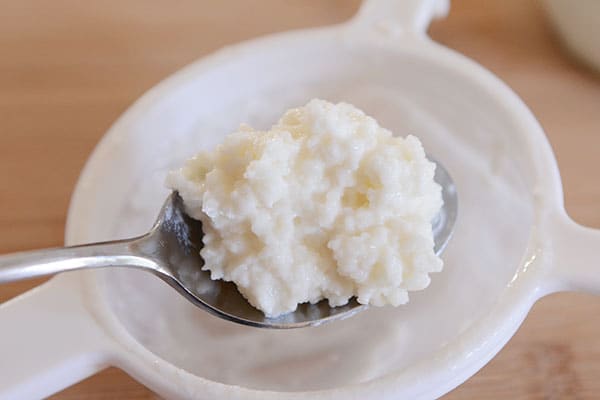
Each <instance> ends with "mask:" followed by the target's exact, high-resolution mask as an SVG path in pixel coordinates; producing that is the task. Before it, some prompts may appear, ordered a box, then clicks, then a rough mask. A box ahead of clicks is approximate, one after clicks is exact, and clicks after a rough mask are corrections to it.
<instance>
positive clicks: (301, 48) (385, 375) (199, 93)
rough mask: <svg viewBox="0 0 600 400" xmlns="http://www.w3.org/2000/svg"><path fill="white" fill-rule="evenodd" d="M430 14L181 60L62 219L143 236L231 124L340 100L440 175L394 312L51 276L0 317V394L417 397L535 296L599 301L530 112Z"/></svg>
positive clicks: (413, 5) (588, 254)
mask: <svg viewBox="0 0 600 400" xmlns="http://www.w3.org/2000/svg"><path fill="white" fill-rule="evenodd" d="M446 9H447V2H446V1H437V0H414V1H408V0H403V1H400V0H398V1H393V0H387V1H386V0H368V1H366V2H365V4H364V5H363V7H362V9H361V10H360V12H359V14H358V15H357V16H356V17H355V18H354V19H353V20H351V21H349V22H348V23H345V24H342V25H339V26H334V27H329V28H324V29H311V30H303V31H297V32H290V33H285V34H279V35H273V36H269V37H266V38H262V39H259V40H253V41H251V42H246V43H243V44H241V45H238V46H235V47H231V48H226V49H224V50H221V51H219V52H218V53H216V54H214V55H212V56H210V57H208V58H206V59H203V60H201V61H199V62H196V63H194V64H192V65H190V66H189V67H187V68H185V69H184V70H182V71H181V72H179V73H177V74H175V75H174V76H173V77H171V78H169V79H167V80H166V81H165V82H163V83H161V84H160V85H158V86H157V87H155V88H154V89H152V90H151V91H150V92H148V93H147V94H146V95H145V96H144V97H142V99H140V100H139V101H138V102H136V104H134V105H133V106H132V107H131V108H130V110H128V111H127V112H126V113H125V114H124V115H123V116H122V117H121V118H120V119H119V121H118V122H117V123H116V124H115V125H114V126H113V127H112V128H111V130H110V131H109V132H108V133H107V135H106V137H105V138H104V139H103V140H102V142H101V143H100V144H99V145H98V147H97V148H96V150H95V152H94V154H93V155H92V157H91V158H90V160H89V162H88V164H87V166H86V168H85V170H84V172H83V174H82V175H81V179H80V181H79V183H78V185H77V189H76V191H75V193H74V195H73V200H72V204H71V209H70V213H69V220H68V224H67V243H68V244H76V243H83V242H92V241H98V240H105V239H114V238H117V237H125V236H129V235H133V234H137V233H141V232H144V231H145V230H147V229H148V228H149V227H150V225H151V224H152V222H153V220H154V217H155V215H156V214H157V212H158V208H159V207H160V205H161V204H162V201H163V200H164V198H165V197H166V195H167V193H168V192H167V190H166V189H164V188H163V179H164V174H165V172H166V171H167V170H168V169H169V168H171V167H174V166H176V165H178V164H180V163H181V162H182V160H183V159H185V158H186V157H187V156H189V155H191V154H193V153H195V152H197V151H198V150H199V149H201V148H210V147H212V146H214V145H215V144H216V143H218V142H220V141H221V140H222V138H223V136H224V135H225V134H226V133H229V132H231V131H233V130H234V129H235V128H236V127H237V125H238V124H239V123H240V122H248V123H250V124H251V125H255V126H256V127H258V128H267V127H268V126H269V125H270V124H271V123H273V122H275V120H276V118H277V117H278V116H279V115H280V114H281V113H282V111H283V110H285V109H287V108H289V107H292V106H298V105H302V104H303V103H305V102H306V101H307V100H308V99H310V98H313V97H321V98H325V99H327V100H330V101H342V100H343V101H347V102H350V103H353V104H355V105H356V106H358V107H359V108H361V109H363V110H365V112H366V113H367V114H370V115H372V116H374V117H375V118H376V119H377V120H378V121H379V122H380V123H381V125H382V126H384V127H387V128H389V129H391V130H392V131H394V132H396V133H397V134H400V135H405V134H407V133H413V134H415V135H417V136H418V137H420V138H421V139H422V141H423V142H424V145H425V148H426V149H427V151H428V153H430V154H431V155H432V156H433V157H434V158H435V159H437V160H439V161H440V162H441V163H442V164H443V165H444V166H445V167H446V168H447V169H448V171H449V172H450V173H451V175H452V177H453V179H454V180H455V182H456V185H457V189H458V194H459V209H460V211H459V217H458V219H457V225H456V231H455V234H454V237H453V239H452V241H451V242H450V244H449V246H448V248H447V250H446V251H445V253H444V255H443V258H444V260H445V269H444V271H443V272H442V273H439V274H436V275H434V276H433V277H432V278H433V281H432V284H431V286H430V287H429V288H428V289H427V290H425V291H423V292H419V293H415V294H413V295H412V297H411V302H410V303H409V304H408V305H407V306H404V307H400V308H383V309H376V308H372V309H369V310H367V311H366V312H363V313H361V314H359V315H358V316H356V317H353V318H350V319H348V320H345V321H341V322H336V323H332V324H328V325H324V326H322V327H318V328H309V329H300V330H293V331H266V330H259V329H255V328H248V327H244V326H239V325H234V324H231V323H228V322H226V321H223V320H220V319H217V318H215V317H212V316H211V315H209V314H207V313H204V312H203V311H202V310H200V309H197V308H194V307H193V306H192V305H190V304H188V303H187V302H186V301H185V300H184V299H183V298H181V297H180V296H179V295H178V294H177V293H176V292H174V291H173V290H172V289H170V288H169V287H168V286H166V285H165V284H164V283H162V282H160V281H158V280H157V279H156V278H154V277H153V276H151V275H149V274H144V273H140V272H137V271H116V270H111V271H98V272H89V271H88V272H75V273H70V274H64V275H61V276H58V277H56V278H54V279H52V280H51V281H49V282H48V283H46V284H45V285H42V286H41V287H39V288H37V289H35V290H33V291H31V292H29V293H28V294H25V295H24V296H21V297H19V298H17V299H15V300H13V301H10V302H8V303H5V304H3V305H2V306H1V307H0V321H1V323H2V325H1V326H2V329H1V331H0V337H1V340H0V354H1V357H0V370H1V373H0V397H2V398H28V397H29V398H32V397H33V398H35V397H42V396H46V395H48V394H50V393H53V392H55V391H57V390H60V389H62V388H64V387H66V386H68V385H70V384H72V383H74V382H77V381H79V380H81V379H83V378H85V377H87V376H89V375H91V374H93V373H95V372H96V371H98V370H100V369H102V368H104V367H106V366H109V365H114V366H117V367H119V368H121V369H123V370H125V371H126V372H127V373H128V374H130V375H131V376H133V377H134V378H135V379H137V380H139V381H140V382H142V383H143V384H145V385H147V386H148V387H149V388H151V389H152V390H154V391H155V392H157V393H158V394H160V395H162V396H164V397H166V398H195V399H261V400H263V399H306V398H310V399H366V398H377V399H398V398H410V399H421V398H433V397H436V396H440V395H442V394H444V393H446V392H447V391H449V390H451V389H452V388H454V387H456V386H457V385H459V384H460V383H461V382H463V381H464V380H465V379H467V378H468V377H470V376H471V375H473V374H474V373H475V372H476V371H477V370H479V369H480V368H481V367H482V366H483V365H484V364H485V363H487V362H488V361H489V360H490V359H491V358H492V357H493V356H494V355H495V354H496V353H497V352H498V351H499V350H500V348H501V347H502V346H503V345H504V344H505V343H506V342H507V341H508V339H509V338H510V337H511V336H512V335H513V333H514V332H515V331H516V329H517V328H518V326H519V324H520V323H521V321H522V320H523V319H524V318H525V316H526V314H527V312H528V311H529V309H530V308H531V306H532V304H533V303H534V302H535V301H536V300H537V299H539V298H540V297H541V296H543V295H545V294H547V293H550V292H555V291H559V290H587V291H592V292H594V291H595V292H598V291H599V290H600V270H599V269H598V268H593V265H592V264H593V263H596V262H597V261H596V257H595V256H597V249H596V248H595V246H598V245H600V232H598V231H595V230H591V229H587V228H583V227H580V226H578V225H576V224H575V223H573V222H572V221H571V220H570V219H569V218H568V217H567V216H566V214H565V211H564V208H563V203H562V191H561V184H560V178H559V174H558V169H557V166H556V162H555V160H554V157H553V155H552V151H551V149H550V146H549V144H548V142H547V140H546V138H545V136H544V134H543V132H542V130H541V128H540V126H539V124H538V123H537V121H536V120H535V118H534V117H533V116H532V114H531V113H530V112H529V110H528V109H527V107H526V106H525V105H524V104H523V103H522V102H521V100H519V98H518V97H517V96H516V95H515V94H514V93H513V92H512V91H511V90H510V89H509V88H507V87H506V86H505V85H504V84H503V83H502V82H500V81H499V80H498V79H497V78H496V77H494V76H493V75H492V74H491V73H489V72H488V71H486V70H484V69H483V68H481V67H480V66H478V65H477V64H475V63H474V62H472V61H470V60H468V59H466V58H465V57H463V56H461V55H459V54H457V53H455V52H453V51H451V50H449V49H446V48H444V47H442V46H440V45H438V44H436V43H434V42H432V41H431V40H430V39H429V38H428V37H427V36H426V35H425V29H426V27H427V25H428V23H429V21H430V19H431V18H432V17H433V16H435V15H442V14H444V13H445V11H446ZM140 287H141V288H143V290H141V291H140V290H139V288H140ZM140 292H141V293H140ZM6 360H10V361H9V362H7V361H6Z"/></svg>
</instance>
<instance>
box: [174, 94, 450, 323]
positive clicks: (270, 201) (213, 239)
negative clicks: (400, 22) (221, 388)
mask: <svg viewBox="0 0 600 400" xmlns="http://www.w3.org/2000/svg"><path fill="white" fill-rule="evenodd" d="M434 172H435V164H434V163H432V162H430V161H428V160H427V158H426V156H425V152H424V150H423V147H422V145H421V142H420V141H419V140H418V139H417V138H416V137H414V136H410V135H409V136H407V137H406V138H402V137H393V136H392V133H391V132H390V131H389V130H387V129H384V128H382V127H380V126H379V125H378V123H377V121H375V120H374V119H373V118H371V117H369V116H367V115H365V114H364V113H363V112H362V111H360V110H358V109H357V108H355V107H354V106H352V105H350V104H345V103H339V104H332V103H329V102H327V101H323V100H312V101H310V102H309V103H308V104H307V105H306V106H304V107H301V108H296V109H292V110H289V111H287V112H286V113H285V114H284V115H283V117H282V118H281V120H280V121H279V122H278V123H277V124H276V125H274V126H273V127H272V128H271V130H269V131H257V130H253V129H251V128H249V127H247V126H242V127H240V129H239V131H238V132H235V133H232V134H230V135H229V136H227V137H226V138H225V140H224V142H223V143H222V144H221V145H220V146H218V147H217V149H216V150H214V151H213V152H201V153H200V154H198V155H196V156H195V157H194V158H192V159H190V160H188V161H187V162H186V163H185V165H184V166H183V168H181V169H179V170H177V171H173V172H171V173H170V174H169V177H168V179H167V184H168V186H169V187H171V188H172V189H174V190H177V191H178V192H179V194H180V195H181V197H182V198H183V201H184V204H185V207H186V212H187V213H188V214H189V215H190V216H191V217H193V218H196V219H199V220H201V221H202V224H203V225H202V226H203V230H204V239H203V240H204V248H203V249H202V251H201V255H202V257H203V258H204V261H205V266H204V267H203V268H204V269H207V270H210V272H211V277H212V279H224V280H226V281H233V282H234V283H235V284H236V285H237V287H238V290H239V291H240V292H241V293H242V294H243V295H244V296H245V297H246V299H248V301H249V302H250V303H251V304H252V305H253V306H254V307H256V308H258V309H260V310H262V311H263V312H264V313H265V315H267V316H269V317H275V316H278V315H280V314H283V313H287V312H290V311H294V310H295V309H296V307H297V305H298V304H299V303H304V302H311V303H315V302H318V301H320V300H322V299H328V301H329V304H330V305H331V306H340V305H343V304H346V303H347V302H348V300H349V299H350V298H351V297H353V296H356V298H357V300H358V302H359V303H362V304H371V305H375V306H383V305H393V306H398V305H400V304H404V303H406V302H407V301H408V291H410V290H420V289H424V288H425V287H427V286H428V284H429V275H428V274H429V273H430V272H437V271H440V270H441V269H442V265H443V264H442V260H441V259H440V258H439V257H438V256H437V255H436V254H435V253H434V250H433V246H434V240H433V233H432V227H431V220H432V219H433V218H434V216H435V215H436V214H437V213H438V211H439V210H440V207H441V206H442V198H441V188H440V186H439V185H438V184H437V183H435V182H434V180H433V176H434Z"/></svg>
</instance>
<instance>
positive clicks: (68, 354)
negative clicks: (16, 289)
mask: <svg viewBox="0 0 600 400" xmlns="http://www.w3.org/2000/svg"><path fill="white" fill-rule="evenodd" d="M79 275H80V274H70V275H62V276H58V277H55V278H53V279H51V280H50V281H48V282H46V283H45V284H43V285H40V286H38V287H36V288H35V289H32V290H30V291H29V292H27V293H25V294H23V295H21V296H19V297H16V298H14V299H12V300H9V301H8V302H5V303H3V304H0V370H1V371H2V373H1V374H0V399H2V400H4V399H7V400H8V399H41V398H46V397H48V396H49V395H51V394H53V393H56V392H58V391H59V390H62V389H64V388H66V387H68V386H71V385H72V384H74V383H76V382H79V381H81V380H83V379H85V378H87V377H88V376H91V375H93V374H94V373H96V372H98V371H100V370H102V369H104V368H106V367H107V366H108V363H109V355H110V354H111V352H110V348H111V343H112V342H111V341H110V340H109V339H108V337H107V336H106V335H105V334H104V333H103V331H102V330H101V328H100V327H99V326H98V325H97V323H96V321H95V320H94V318H93V317H92V316H91V314H90V313H89V311H88V310H87V309H86V307H85V305H84V304H85V303H86V302H85V301H84V300H85V299H84V298H83V297H84V296H83V295H84V292H83V289H82V285H81V283H80V282H79V280H80V279H81V277H80V276H79Z"/></svg>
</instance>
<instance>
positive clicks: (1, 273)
mask: <svg viewBox="0 0 600 400" xmlns="http://www.w3.org/2000/svg"><path fill="white" fill-rule="evenodd" d="M435 180H436V181H437V182H438V183H439V184H440V185H441V186H442V196H443V199H444V207H443V208H442V210H441V211H440V213H439V214H438V216H437V217H436V218H435V220H434V221H433V232H434V235H435V248H434V249H435V251H436V253H437V254H439V253H441V252H442V251H443V249H444V247H445V246H446V244H447V243H448V239H449V238H450V235H451V233H452V229H453V226H454V221H455V219H456V212H457V205H458V203H457V197H456V189H455V186H454V183H453V182H452V180H451V178H450V176H449V175H448V172H447V171H446V170H445V169H444V168H443V167H442V166H441V165H440V164H439V163H437V169H436V174H435ZM202 235H203V233H202V225H201V223H200V222H199V221H196V220H194V219H192V218H190V217H189V216H187V215H186V214H185V212H184V208H183V202H182V200H181V198H180V197H179V195H178V194H177V193H172V194H171V195H170V196H169V197H168V198H167V200H166V201H165V204H164V205H163V208H162V210H161V212H160V214H159V216H158V220H157V221H156V223H155V225H154V227H153V228H152V230H150V232H148V233H147V234H145V235H143V236H140V237H137V238H133V239H127V240H118V241H112V242H104V243H93V244H86V245H82V246H73V247H65V248H57V249H46V250H37V251H29V252H23V253H15V254H9V255H5V256H0V283H5V282H12V281H18V280H22V279H29V278H34V277H40V276H45V275H51V274H55V273H58V272H65V271H72V270H78V269H91V268H103V267H119V268H120V267H128V268H137V269H141V270H144V271H148V272H151V273H153V274H154V275H156V276H158V277H159V278H160V279H162V280H163V281H165V282H166V283H168V284H169V285H170V286H172V287H173V288H174V289H175V290H177V291H178V292H179V293H180V294H181V295H183V296H184V297H185V298H186V299H188V300H189V301H191V302H192V303H194V304H195V305H196V306H198V307H201V308H203V309H205V310H206V311H208V312H210V313H212V314H214V315H216V316H218V317H221V318H223V319H226V320H229V321H233V322H237V323H240V324H244V325H250V326H255V327H260V328H280V329H284V328H300V327H305V326H316V325H320V324H322V323H325V322H329V321H333V320H336V319H343V318H347V317H350V316H352V315H354V314H356V313H357V312H358V311H361V310H363V309H365V308H366V306H364V305H361V304H359V303H358V302H356V300H355V299H351V301H350V302H349V303H348V304H347V305H345V306H341V307H330V306H329V305H328V303H327V301H325V300H324V301H320V302H319V303H317V304H308V303H306V304H301V305H299V306H298V308H297V309H296V311H294V312H292V313H289V314H286V315H283V316H281V317H278V318H267V317H265V315H264V314H263V313H262V312H260V311H259V310H257V309H255V308H254V307H252V306H251V305H250V304H249V303H248V302H247V301H246V299H245V298H244V297H243V296H242V295H241V294H240V293H239V292H238V291H237V289H236V287H235V284H233V283H231V282H225V281H222V280H218V281H214V280H211V279H210V273H209V272H208V271H202V270H201V268H202V266H203V265H204V261H203V260H202V258H201V257H200V249H201V248H202Z"/></svg>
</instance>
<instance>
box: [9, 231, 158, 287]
mask: <svg viewBox="0 0 600 400" xmlns="http://www.w3.org/2000/svg"><path fill="white" fill-rule="evenodd" d="M139 242H140V240H139V238H138V239H130V240H119V241H112V242H103V243H92V244H86V245H82V246H73V247H63V248H54V249H44V250H34V251H26V252H21V253H14V254H7V255H3V256H0V284H1V283H7V282H13V281H19V280H22V279H30V278H36V277H41V276H46V275H52V274H56V273H58V272H64V271H73V270H77V269H88V268H103V267H114V266H122V267H132V268H141V269H152V270H154V271H155V270H156V269H158V268H159V267H158V265H157V263H156V262H154V261H153V260H152V259H150V258H148V257H144V256H142V255H140V252H139V251H136V249H137V247H138V246H137V245H138V243H139Z"/></svg>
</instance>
